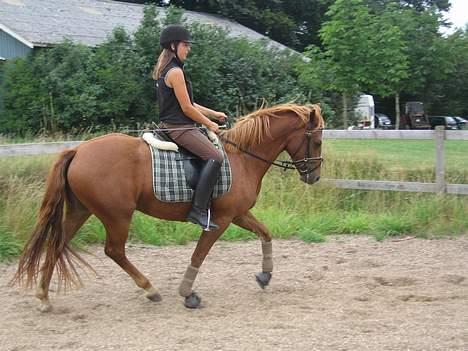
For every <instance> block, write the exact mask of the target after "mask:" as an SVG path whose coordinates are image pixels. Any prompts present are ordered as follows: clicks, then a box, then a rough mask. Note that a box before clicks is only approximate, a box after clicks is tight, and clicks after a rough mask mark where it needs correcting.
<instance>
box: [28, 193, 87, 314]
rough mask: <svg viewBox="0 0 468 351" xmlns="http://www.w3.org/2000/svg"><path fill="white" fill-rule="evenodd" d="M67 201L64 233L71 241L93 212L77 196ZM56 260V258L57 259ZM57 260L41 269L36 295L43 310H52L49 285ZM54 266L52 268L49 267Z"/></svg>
mask: <svg viewBox="0 0 468 351" xmlns="http://www.w3.org/2000/svg"><path fill="white" fill-rule="evenodd" d="M72 200H73V201H71V202H68V203H67V209H66V213H65V219H64V221H63V235H66V236H67V242H69V241H70V240H71V239H72V238H73V236H74V235H75V234H76V232H77V231H78V229H80V228H81V226H82V225H83V224H84V223H85V222H86V220H87V219H88V218H89V216H90V215H91V213H90V212H89V211H88V210H87V209H86V208H85V207H83V206H82V205H81V204H79V203H78V202H77V200H76V199H75V198H72ZM55 260H56V259H55ZM54 266H55V262H54V263H53V264H52V265H49V266H48V265H47V264H46V263H44V264H43V266H42V268H41V271H42V275H41V278H40V280H39V284H38V286H37V290H36V297H37V298H38V299H39V300H41V306H40V310H41V312H49V311H51V310H52V305H51V304H50V301H49V285H50V281H51V279H52V274H53V273H54V268H53V267H54ZM48 267H52V268H48Z"/></svg>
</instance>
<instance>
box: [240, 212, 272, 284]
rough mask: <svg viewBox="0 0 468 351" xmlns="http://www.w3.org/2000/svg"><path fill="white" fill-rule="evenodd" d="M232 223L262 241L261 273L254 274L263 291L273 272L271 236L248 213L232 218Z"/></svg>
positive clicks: (261, 224) (265, 228) (266, 229)
mask: <svg viewBox="0 0 468 351" xmlns="http://www.w3.org/2000/svg"><path fill="white" fill-rule="evenodd" d="M232 223H234V224H235V225H238V226H239V227H241V228H244V229H247V230H248V231H251V232H252V233H255V234H257V236H259V237H260V238H261V240H262V253H263V261H262V271H261V272H259V273H257V274H255V279H256V280H257V283H258V284H259V285H260V287H261V288H262V289H264V288H265V287H266V286H267V285H268V284H269V283H270V279H271V273H272V272H273V246H272V242H271V234H270V232H269V230H268V228H267V227H266V226H265V225H264V224H263V223H261V222H260V221H259V220H258V219H257V218H255V217H254V215H253V214H252V213H250V212H247V213H246V214H245V215H242V216H239V217H236V218H234V220H233V221H232Z"/></svg>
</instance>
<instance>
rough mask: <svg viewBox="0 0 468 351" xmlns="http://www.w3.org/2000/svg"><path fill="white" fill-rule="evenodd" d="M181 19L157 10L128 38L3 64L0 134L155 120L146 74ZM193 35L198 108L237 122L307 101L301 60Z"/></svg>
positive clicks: (203, 30) (191, 65)
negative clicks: (271, 107) (262, 109)
mask: <svg viewBox="0 0 468 351" xmlns="http://www.w3.org/2000/svg"><path fill="white" fill-rule="evenodd" d="M181 15H182V12H181V10H178V9H171V10H170V11H169V14H168V16H167V17H166V19H165V23H161V22H160V21H159V20H158V12H157V8H156V7H154V6H147V7H146V9H145V14H144V18H143V21H142V23H141V25H140V27H139V29H138V30H137V32H136V33H135V35H134V36H133V37H131V36H130V35H129V34H128V33H126V32H125V30H124V29H122V28H116V29H115V30H114V32H113V33H112V35H111V36H110V37H109V38H108V40H107V41H106V42H105V43H103V44H102V45H100V46H98V47H96V48H89V47H85V46H83V45H79V44H74V43H71V42H64V43H62V44H60V45H57V46H56V47H54V48H50V49H44V50H41V51H37V52H34V53H33V54H31V55H30V56H28V57H27V58H24V59H18V60H14V61H11V62H8V63H7V64H6V65H5V67H4V72H3V74H4V79H3V83H2V87H1V89H2V96H3V100H4V107H3V110H2V111H1V112H2V113H1V116H0V133H15V134H20V135H24V134H28V133H31V132H33V134H34V132H35V133H37V132H39V131H42V132H52V133H56V132H62V133H77V132H82V131H83V130H86V131H87V132H89V131H97V132H99V131H103V132H108V131H112V130H115V129H121V128H124V127H130V128H132V129H133V128H135V127H136V128H138V127H141V125H144V124H146V123H150V122H152V121H158V117H157V108H156V105H157V104H156V91H155V87H154V81H153V80H152V79H151V70H152V68H153V66H154V64H155V62H156V59H157V57H158V55H159V52H160V48H159V34H160V32H161V28H162V27H163V26H164V25H165V24H167V23H174V22H179V21H180V20H181ZM190 30H191V32H192V33H193V37H194V39H195V41H196V44H195V45H194V47H193V51H192V54H191V55H190V57H189V59H188V60H187V73H188V76H189V77H191V78H192V80H193V86H194V96H195V100H196V101H197V102H199V103H200V104H202V105H206V106H209V107H212V108H214V109H218V110H221V111H225V112H226V113H228V114H230V115H240V114H244V113H246V112H250V111H251V110H253V109H256V108H258V107H259V106H260V105H261V104H262V103H263V101H267V103H269V104H276V103H280V102H286V101H290V100H293V99H295V100H296V101H299V102H305V100H306V99H307V97H306V95H307V94H306V92H305V90H304V89H303V88H301V86H300V85H299V84H298V77H297V72H296V69H295V68H294V67H297V65H296V64H295V63H296V62H297V60H299V58H298V57H297V56H298V55H292V54H291V53H287V52H280V51H278V50H273V49H269V48H268V47H267V46H266V43H264V42H256V43H252V42H249V41H247V40H246V39H238V38H232V37H229V36H228V33H227V32H226V31H225V30H222V29H220V28H215V27H211V26H207V25H201V24H194V25H192V26H191V28H190ZM295 56H296V57H295Z"/></svg>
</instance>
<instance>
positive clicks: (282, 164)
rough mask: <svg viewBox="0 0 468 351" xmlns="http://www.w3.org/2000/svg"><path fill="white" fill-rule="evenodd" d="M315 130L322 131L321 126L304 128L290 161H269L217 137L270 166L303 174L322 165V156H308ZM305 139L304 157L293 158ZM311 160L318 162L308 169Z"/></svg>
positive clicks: (222, 138) (221, 137)
mask: <svg viewBox="0 0 468 351" xmlns="http://www.w3.org/2000/svg"><path fill="white" fill-rule="evenodd" d="M308 124H310V121H309V122H308ZM316 132H322V128H320V129H313V128H311V127H310V128H306V130H305V136H304V139H303V140H302V143H301V144H300V145H299V146H298V148H297V149H296V151H295V152H294V153H293V154H292V155H291V158H292V159H293V160H292V161H269V160H267V159H264V158H263V157H260V156H258V155H255V154H253V153H252V152H250V151H248V150H245V149H243V148H241V147H239V145H237V144H236V143H234V142H232V141H230V140H228V139H226V138H224V137H223V136H219V138H220V139H221V140H222V141H224V142H225V143H227V144H230V145H232V146H234V147H235V148H236V149H238V150H239V151H241V152H243V153H244V154H247V155H249V156H252V157H254V158H256V159H258V160H261V161H263V162H265V163H268V164H270V165H272V166H276V167H279V168H282V169H284V170H288V169H297V170H298V171H299V173H300V174H301V175H303V174H309V173H312V172H313V171H315V170H316V169H317V168H319V167H320V166H321V165H322V162H323V157H322V156H318V157H310V143H311V141H312V133H316ZM306 141H307V149H306V155H305V157H304V158H302V159H300V160H294V156H296V154H297V153H298V152H299V150H300V149H301V147H302V146H303V145H304V143H305V142H306ZM313 162H317V163H318V164H317V165H316V166H315V167H313V168H311V169H309V165H310V164H311V163H313Z"/></svg>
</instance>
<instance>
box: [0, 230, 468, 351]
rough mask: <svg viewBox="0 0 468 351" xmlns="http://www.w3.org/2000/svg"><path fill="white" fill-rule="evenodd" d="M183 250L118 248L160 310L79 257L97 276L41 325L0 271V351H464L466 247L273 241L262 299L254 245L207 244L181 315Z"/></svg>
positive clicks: (111, 267)
mask: <svg viewBox="0 0 468 351" xmlns="http://www.w3.org/2000/svg"><path fill="white" fill-rule="evenodd" d="M194 246H195V243H191V244H189V245H187V246H177V247H146V246H138V245H130V246H129V247H128V250H127V253H128V256H129V258H130V260H131V261H132V262H133V263H134V264H135V265H136V266H137V267H139V268H140V269H141V270H142V272H143V273H144V274H146V275H147V276H148V278H149V279H150V280H151V281H152V282H153V284H154V285H155V286H157V287H158V288H160V290H161V293H162V295H163V301H162V302H160V303H153V302H151V301H149V300H147V299H146V298H144V296H143V292H142V291H141V290H140V289H139V288H137V287H136V285H135V284H134V283H133V281H132V280H131V279H130V278H129V277H128V276H127V275H126V273H124V272H123V271H122V270H121V269H120V267H118V266H117V265H116V264H115V263H114V262H112V261H111V260H110V259H109V258H107V257H106V256H105V255H104V253H103V248H102V247H101V246H94V247H91V248H90V251H91V252H92V253H93V254H94V256H91V255H85V257H86V259H87V261H88V262H89V263H91V265H92V266H93V267H94V268H95V269H96V271H97V274H98V276H94V275H93V274H92V273H90V274H88V275H83V280H84V283H85V286H84V288H82V289H80V290H74V291H71V292H68V293H67V294H65V295H63V294H59V295H57V294H55V293H54V292H52V293H51V302H52V304H53V306H54V310H53V311H52V312H51V313H48V314H46V313H41V312H39V311H38V309H37V307H38V305H39V304H38V301H37V300H36V299H35V298H34V292H33V291H31V290H22V289H20V288H17V287H14V288H11V287H9V286H8V285H7V284H8V281H9V279H10V278H11V277H12V275H13V273H14V271H15V268H16V267H15V264H14V263H12V264H2V265H0V298H1V300H2V301H1V302H2V303H1V307H0V313H1V316H2V318H1V320H0V350H2V351H4V350H7V351H29V350H31V351H32V350H34V351H41V350H44V351H45V350H47V351H48V350H71V351H74V350H126V351H129V350H135V351H143V350H165V351H170V350H207V351H212V350H236V351H239V350H275V351H276V350H288V351H289V350H304V351H306V350H307V351H311V350H333V351H336V350H341V351H344V350H398V351H400V350H444V351H446V350H468V238H467V237H466V236H465V237H462V238H458V239H453V240H450V239H442V240H419V239H408V240H406V239H403V240H402V239H396V240H391V239H390V240H387V241H384V242H377V241H375V240H374V239H373V238H370V237H364V236H336V237H329V238H328V241H327V242H326V243H323V244H306V243H303V242H300V241H294V240H287V241H274V244H273V250H274V257H275V259H274V260H275V261H274V262H275V271H274V273H273V279H272V281H271V284H270V286H269V287H267V289H265V290H262V289H260V288H259V286H258V285H257V283H256V282H255V279H254V273H256V272H257V271H259V269H260V263H261V248H260V243H259V242H258V241H248V242H237V243H228V242H218V243H217V244H215V246H214V248H213V249H212V251H211V253H210V255H209V256H208V258H207V260H206V261H205V263H204V265H203V266H202V269H201V272H200V274H199V275H198V280H197V281H196V283H195V290H196V291H197V292H198V293H199V294H200V296H201V297H202V299H203V301H202V308H200V309H198V310H188V309H187V308H185V307H184V306H183V299H182V298H181V297H179V296H178V294H177V288H178V285H179V282H180V280H181V278H182V275H183V273H184V271H185V268H186V266H187V264H188V263H189V260H190V256H191V253H192V250H193V248H194ZM52 286H53V287H54V289H55V285H52Z"/></svg>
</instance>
